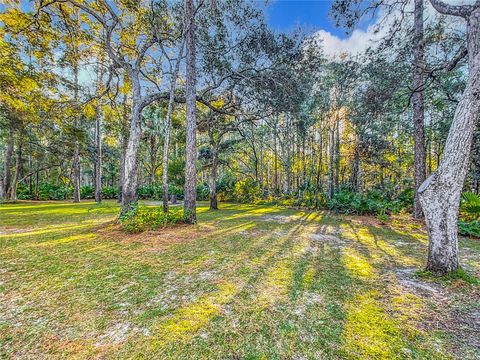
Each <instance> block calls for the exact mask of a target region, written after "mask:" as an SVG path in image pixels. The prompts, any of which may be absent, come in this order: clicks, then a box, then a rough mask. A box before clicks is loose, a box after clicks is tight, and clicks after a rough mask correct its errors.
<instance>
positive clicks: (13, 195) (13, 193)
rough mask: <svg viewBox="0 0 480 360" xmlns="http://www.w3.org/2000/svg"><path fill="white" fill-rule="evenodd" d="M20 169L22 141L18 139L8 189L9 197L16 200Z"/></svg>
mask: <svg viewBox="0 0 480 360" xmlns="http://www.w3.org/2000/svg"><path fill="white" fill-rule="evenodd" d="M21 171H22V142H21V139H18V147H17V155H16V157H15V176H14V177H13V181H12V186H11V189H10V199H11V200H17V184H18V180H19V179H20V172H21Z"/></svg>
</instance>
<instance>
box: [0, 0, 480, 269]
mask: <svg viewBox="0 0 480 360" xmlns="http://www.w3.org/2000/svg"><path fill="white" fill-rule="evenodd" d="M429 4H431V5H432V6H430V5H428V6H427V8H426V9H424V7H425V6H426V5H425V4H423V1H422V0H416V1H414V2H409V1H400V2H393V3H390V2H383V1H373V2H368V3H362V2H357V1H349V0H338V1H335V2H334V3H333V5H332V10H331V14H332V16H333V17H334V19H335V20H336V22H337V23H338V25H339V26H343V28H344V29H345V31H347V32H348V31H351V30H352V29H354V27H355V25H356V24H357V23H359V22H361V21H362V19H364V18H365V17H368V16H382V17H383V20H382V21H380V22H379V23H378V24H377V25H376V26H377V27H378V29H377V30H378V32H381V33H382V34H383V35H382V36H381V37H379V38H378V40H377V41H375V42H372V43H371V44H370V46H369V47H368V49H367V50H365V51H363V52H361V53H349V52H343V53H338V54H336V55H331V54H325V52H324V49H323V44H322V39H320V38H319V37H316V36H315V34H313V35H308V34H305V32H304V31H303V30H302V29H301V28H298V29H297V30H295V31H292V32H290V33H280V32H278V31H273V30H271V29H269V27H268V26H267V25H266V20H265V14H264V11H262V8H261V7H259V6H258V4H256V3H250V2H240V3H239V2H237V1H210V2H205V1H200V2H196V3H194V2H193V1H189V0H187V1H185V3H183V2H170V1H151V2H148V1H118V2H115V4H112V3H111V2H108V1H100V0H97V1H80V0H78V1H74V0H54V1H46V0H42V1H33V2H21V1H8V2H7V3H6V4H5V5H3V7H4V9H3V10H4V11H3V12H2V14H1V23H2V26H1V28H0V31H1V51H2V56H1V60H0V66H1V74H2V75H1V81H0V86H1V88H2V90H1V93H2V95H1V118H0V119H1V133H0V134H1V138H0V139H1V140H0V146H1V151H2V153H3V154H4V155H3V157H2V166H1V169H2V170H1V171H2V173H1V176H0V181H1V183H0V185H1V186H0V189H1V192H0V197H1V198H4V199H8V200H17V199H23V200H25V199H31V200H60V199H62V200H64V199H72V200H73V201H74V202H79V201H80V200H81V199H89V198H94V199H95V201H97V202H101V201H102V199H118V201H119V202H121V204H122V210H121V213H122V214H123V215H125V214H131V213H134V212H135V211H136V209H137V207H136V204H137V201H138V199H154V200H163V210H164V211H165V212H168V204H169V201H172V200H173V202H176V201H183V202H184V210H185V219H186V221H187V222H191V223H195V222H196V214H195V202H196V200H209V201H210V207H211V209H217V208H218V206H219V205H218V202H219V201H235V202H244V203H253V202H257V203H272V204H279V205H287V206H297V207H306V208H312V209H331V210H333V211H336V212H340V213H346V214H374V215H377V216H379V217H381V218H388V216H389V215H390V214H394V213H399V212H411V213H412V214H413V216H414V217H415V218H416V219H422V218H423V213H425V215H426V220H427V224H428V226H429V230H430V236H431V238H432V239H437V242H438V244H439V245H438V246H432V247H431V249H430V255H431V259H430V260H431V261H430V262H429V267H430V268H431V269H432V270H438V271H440V272H445V271H450V270H454V269H456V268H457V266H458V259H457V255H456V251H455V248H456V237H457V235H456V227H457V215H458V208H459V202H460V195H461V192H462V190H463V191H466V192H468V194H467V196H466V197H465V201H466V202H467V203H468V204H467V207H468V206H470V207H472V206H474V205H475V201H477V203H478V202H479V200H478V198H476V197H475V195H474V194H472V193H478V191H479V190H480V162H479V161H480V157H479V152H480V132H479V131H478V128H477V127H478V126H477V119H478V113H479V112H478V109H477V108H478V106H479V105H478V104H479V102H478V56H479V55H478V46H480V45H479V39H478V26H479V24H478V12H479V11H480V10H479V7H478V4H477V5H465V6H449V5H447V4H444V3H442V2H440V1H436V0H433V1H430V3H429ZM427 10H428V17H427V16H426V15H425V14H424V12H425V11H427ZM471 143H472V146H471V151H472V155H471V156H469V152H470V144H471ZM432 175H433V176H432ZM427 178H429V179H430V180H429V181H428V182H426V183H425V184H424V187H423V189H422V188H420V186H421V184H422V183H424V181H425V179H427ZM464 180H465V181H464ZM419 189H421V190H422V191H419ZM422 194H423V195H422ZM422 199H423V210H422ZM472 202H473V204H472ZM467 213H468V211H467ZM467 215H468V214H467ZM437 220H438V221H437ZM463 220H464V221H463V222H462V223H461V231H464V232H466V234H467V235H476V234H479V232H480V225H479V224H478V223H476V222H473V223H472V222H471V220H472V218H469V217H468V216H467V217H466V218H465V219H463ZM469 221H470V222H469ZM438 249H440V250H438Z"/></svg>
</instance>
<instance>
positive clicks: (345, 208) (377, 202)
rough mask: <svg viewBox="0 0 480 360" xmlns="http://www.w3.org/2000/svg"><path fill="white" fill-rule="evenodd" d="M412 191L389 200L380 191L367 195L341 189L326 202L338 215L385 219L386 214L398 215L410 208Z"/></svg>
mask: <svg viewBox="0 0 480 360" xmlns="http://www.w3.org/2000/svg"><path fill="white" fill-rule="evenodd" d="M411 204H413V191H411V190H410V189H407V190H404V191H403V192H402V193H400V195H399V196H398V197H397V198H391V197H389V196H388V195H387V194H384V193H382V192H381V191H380V190H371V191H369V192H367V193H361V192H355V191H351V190H350V189H348V188H342V189H340V190H339V191H337V192H335V193H334V194H333V196H332V197H331V198H330V199H328V200H327V201H326V205H327V208H328V209H330V210H332V211H334V212H336V213H340V214H350V215H353V214H355V215H376V216H381V217H382V218H385V215H386V214H389V213H398V212H400V211H402V210H407V209H409V208H411Z"/></svg>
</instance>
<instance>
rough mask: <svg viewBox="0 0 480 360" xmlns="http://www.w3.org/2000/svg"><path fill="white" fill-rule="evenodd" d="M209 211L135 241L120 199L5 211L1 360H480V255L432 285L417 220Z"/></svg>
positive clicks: (474, 243) (0, 210)
mask: <svg viewBox="0 0 480 360" xmlns="http://www.w3.org/2000/svg"><path fill="white" fill-rule="evenodd" d="M220 207H221V210H219V211H209V210H208V208H207V206H206V204H200V207H199V209H198V212H199V216H198V218H199V224H198V225H197V226H186V225H182V226H176V227H169V228H166V229H162V230H159V231H157V232H149V233H143V234H135V235H130V234H126V233H123V232H121V231H120V230H119V229H118V227H117V226H116V225H115V223H114V219H115V217H116V215H117V213H118V205H117V204H116V203H115V202H105V203H104V204H103V205H100V206H98V205H95V204H94V203H92V202H82V203H81V204H72V203H68V202H45V203H34V202H20V203H17V204H4V205H0V358H6V359H9V358H26V359H42V358H48V359H50V358H66V359H86V358H102V359H103V358H146V359H342V358H358V359H395V358H405V359H410V358H412V359H414V358H417V359H429V358H432V359H433V358H435V359H445V358H462V359H468V358H470V359H478V358H480V301H479V300H480V291H479V286H478V284H476V281H477V280H476V279H478V277H479V275H480V242H479V241H478V240H470V239H461V241H460V247H461V256H462V263H463V267H464V268H465V270H466V273H462V274H463V275H461V276H457V278H452V279H443V280H435V279H432V278H431V277H429V276H428V275H422V274H419V273H418V270H421V269H422V267H423V265H424V262H425V257H426V235H425V232H424V231H423V230H422V228H421V226H420V225H418V224H416V223H414V222H412V221H411V220H409V219H408V218H406V217H403V218H402V217H400V218H396V219H393V220H392V221H391V222H389V223H388V224H380V223H378V221H377V220H376V219H375V218H368V217H347V216H335V215H330V214H327V213H322V212H310V211H301V210H293V209H282V208H279V207H268V206H253V205H235V204H220Z"/></svg>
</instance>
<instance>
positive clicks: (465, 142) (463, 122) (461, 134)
mask: <svg viewBox="0 0 480 360" xmlns="http://www.w3.org/2000/svg"><path fill="white" fill-rule="evenodd" d="M467 20H468V25H467V46H468V67H469V73H468V81H467V86H466V88H465V90H464V93H463V95H462V99H461V100H460V102H459V103H458V105H457V108H456V110H455V115H454V118H453V122H452V125H451V127H450V130H449V133H448V137H447V141H446V143H445V149H444V151H443V155H442V159H441V161H440V164H439V166H438V169H437V171H435V172H434V173H433V174H432V175H430V177H429V178H428V179H427V180H426V181H425V182H424V183H423V184H422V186H421V187H420V189H419V194H420V202H421V204H422V207H423V211H424V214H425V220H426V222H427V229H428V236H429V246H428V261H427V270H429V271H432V272H434V273H437V274H445V273H448V272H450V271H454V270H456V269H458V267H459V262H458V240H457V220H458V209H459V203H460V195H461V192H462V188H463V183H464V180H465V176H466V173H467V170H468V160H469V155H470V148H471V144H472V137H473V132H474V130H475V127H476V125H477V122H478V118H479V116H480V7H477V8H476V9H475V10H473V11H472V12H471V14H469V16H468V18H467Z"/></svg>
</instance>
